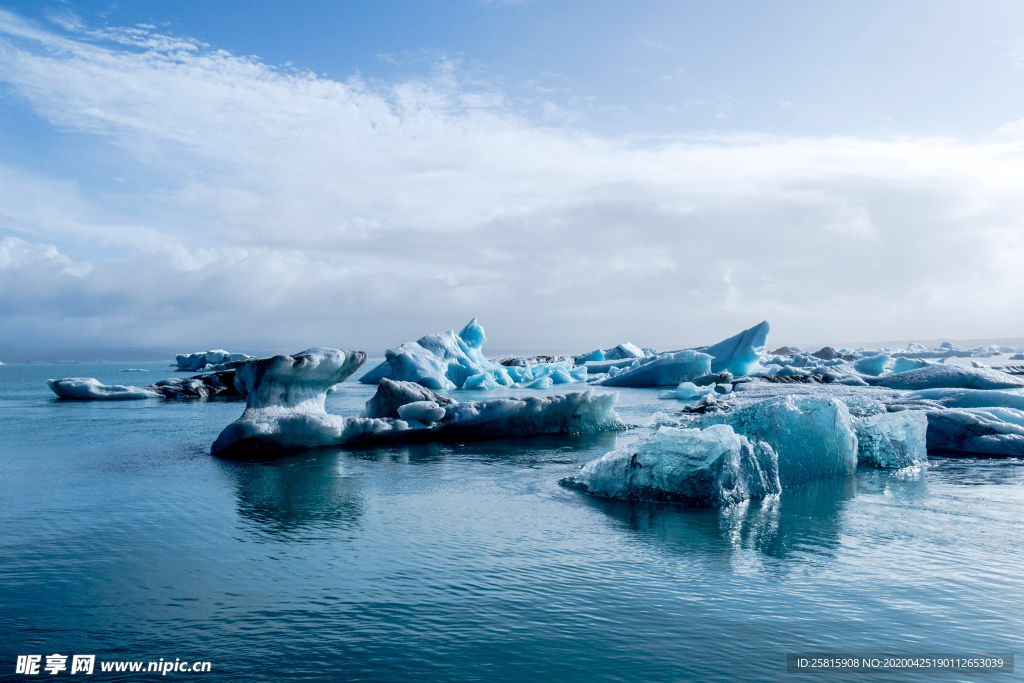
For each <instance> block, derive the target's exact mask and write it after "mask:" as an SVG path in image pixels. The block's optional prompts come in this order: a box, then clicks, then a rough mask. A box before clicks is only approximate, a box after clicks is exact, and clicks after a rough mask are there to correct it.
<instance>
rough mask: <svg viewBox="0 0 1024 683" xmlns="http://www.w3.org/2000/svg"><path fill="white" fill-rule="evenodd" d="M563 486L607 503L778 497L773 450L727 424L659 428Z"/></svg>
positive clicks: (715, 502) (719, 501)
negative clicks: (616, 500) (621, 500)
mask: <svg viewBox="0 0 1024 683" xmlns="http://www.w3.org/2000/svg"><path fill="white" fill-rule="evenodd" d="M562 483H563V484H564V485H567V486H570V487H573V488H577V489H580V490H583V491H586V492H587V493H589V494H590V495H593V496H600V497H603V498H624V499H630V500H669V501H685V502H693V503H697V504H700V505H712V506H723V505H729V504H732V503H738V502H741V501H743V500H747V499H749V498H763V497H765V496H769V495H773V494H777V493H779V491H780V490H781V486H780V484H779V475H778V460H777V458H776V456H775V453H774V451H773V450H772V448H771V446H769V445H768V444H765V443H761V442H751V441H750V440H749V439H747V438H746V437H744V436H740V435H737V434H736V433H735V432H734V431H733V430H732V428H731V427H729V426H728V425H715V426H712V427H708V428H707V429H703V430H701V429H678V428H675V427H660V428H659V429H658V431H657V432H655V433H654V434H653V435H652V436H651V437H650V438H648V439H645V440H643V441H641V442H640V443H638V444H635V445H632V446H629V447H628V448H622V449H619V450H617V451H612V452H611V453H608V454H606V455H604V456H603V457H601V458H598V459H597V460H593V461H591V462H589V463H587V464H586V465H585V466H584V467H583V469H581V470H580V472H579V473H578V474H576V475H575V476H573V477H569V478H566V479H564V480H562Z"/></svg>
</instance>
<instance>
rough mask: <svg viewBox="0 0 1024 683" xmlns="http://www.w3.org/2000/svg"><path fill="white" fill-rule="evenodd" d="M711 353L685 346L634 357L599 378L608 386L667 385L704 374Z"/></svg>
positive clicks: (709, 368) (708, 367)
mask: <svg viewBox="0 0 1024 683" xmlns="http://www.w3.org/2000/svg"><path fill="white" fill-rule="evenodd" d="M710 372H711V356H709V355H708V354H706V353H701V352H699V351H693V350H690V349H686V350H683V351H677V352H676V353H663V354H661V355H660V356H654V357H652V358H643V359H638V360H634V361H633V362H632V364H630V366H629V367H627V368H626V369H624V370H622V371H620V372H617V373H616V374H614V375H612V376H611V377H609V378H608V379H606V380H604V381H603V382H601V384H602V385H604V386H610V387H668V386H677V385H679V384H680V383H681V382H688V381H690V380H692V379H695V378H697V377H700V376H702V375H707V374H708V373H710Z"/></svg>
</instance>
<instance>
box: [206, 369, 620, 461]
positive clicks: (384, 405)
mask: <svg viewBox="0 0 1024 683" xmlns="http://www.w3.org/2000/svg"><path fill="white" fill-rule="evenodd" d="M365 358H366V355H365V354H363V353H362V352H345V351H338V350H336V349H313V350H311V351H307V352H304V353H302V354H297V355H296V356H277V357H276V358H273V359H267V360H266V361H256V362H254V363H250V364H248V365H245V366H243V367H242V368H241V369H240V370H239V372H238V373H236V381H242V382H245V383H246V384H247V388H248V391H249V397H248V402H247V404H246V409H245V412H244V413H242V416H241V417H240V418H239V419H238V420H236V421H235V422H233V423H232V424H230V425H228V426H227V427H225V428H224V430H223V431H222V432H221V434H220V436H219V437H217V441H216V442H215V443H214V444H213V449H212V450H213V452H214V453H232V454H247V455H274V454H277V453H280V452H283V451H289V450H301V449H305V448H315V447H318V446H341V445H347V444H365V443H386V442H393V441H406V440H445V439H459V440H462V439H469V438H487V437H495V436H527V435H533V434H578V433H584V432H599V431H613V430H619V429H625V425H624V424H623V423H622V421H621V420H619V418H618V416H617V415H616V414H615V410H614V405H615V399H616V395H615V394H614V393H602V394H597V393H594V392H592V391H583V392H576V393H569V394H564V395H560V396H543V397H527V398H500V399H494V400H490V401H466V402H463V403H456V402H448V403H443V402H442V401H436V400H430V399H429V398H428V399H427V400H426V401H424V400H423V399H424V397H423V395H422V394H421V393H420V392H419V389H421V388H422V387H417V385H414V384H412V383H408V382H390V381H389V382H384V381H383V380H382V381H381V383H380V384H381V386H378V389H377V390H378V393H383V395H381V396H379V397H374V399H371V400H370V401H369V402H368V403H367V407H366V410H365V411H364V414H374V413H379V412H381V411H387V412H390V410H391V409H392V408H393V409H394V410H395V412H396V413H397V414H398V415H399V418H401V417H402V406H405V405H409V404H412V403H423V402H429V403H434V404H436V405H437V406H438V408H437V409H442V406H443V410H444V416H443V417H441V418H440V419H439V420H438V421H436V422H430V424H426V423H423V422H421V421H420V420H418V419H415V418H410V419H409V420H404V419H397V420H396V419H392V418H387V417H379V418H378V417H357V418H346V417H341V416H340V415H331V414H329V413H327V412H326V411H325V410H324V401H325V398H326V395H327V389H328V387H330V386H333V385H334V384H337V383H338V382H340V381H343V380H344V379H345V378H346V377H348V376H349V375H351V374H352V372H354V371H355V369H356V368H358V367H359V365H360V364H361V363H362V362H363V361H364V360H365ZM253 365H255V366H258V367H257V368H256V369H255V370H249V368H250V366H253ZM237 377H241V380H239V379H237ZM385 379H386V378H385ZM414 387H416V388H414ZM428 396H429V395H428ZM406 399H415V400H406ZM442 399H443V397H442ZM446 400H447V401H451V400H450V399H446ZM410 410H412V411H413V414H415V415H417V416H418V417H423V418H431V417H433V416H435V415H436V413H430V412H424V411H422V410H417V409H415V408H413V409H410ZM431 410H433V409H432V408H431Z"/></svg>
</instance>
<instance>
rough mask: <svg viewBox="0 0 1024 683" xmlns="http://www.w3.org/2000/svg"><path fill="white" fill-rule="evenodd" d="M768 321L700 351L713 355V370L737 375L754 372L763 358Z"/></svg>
mask: <svg viewBox="0 0 1024 683" xmlns="http://www.w3.org/2000/svg"><path fill="white" fill-rule="evenodd" d="M769 329H771V328H770V327H769V325H768V321H767V320H765V321H764V322H762V323H760V324H758V325H754V326H753V327H751V328H750V329H749V330H744V331H742V332H740V333H739V334H737V335H735V336H733V337H729V338H728V339H726V340H724V341H720V342H718V343H717V344H715V345H714V346H709V347H707V348H705V349H700V351H702V352H704V353H706V354H708V355H709V356H711V358H712V361H711V372H723V371H728V372H731V373H732V374H733V375H736V376H737V377H742V376H743V375H748V374H750V373H751V372H753V371H754V370H755V369H756V368H757V367H758V363H759V361H760V360H761V353H762V352H763V351H764V345H765V342H766V341H767V339H768V331H769Z"/></svg>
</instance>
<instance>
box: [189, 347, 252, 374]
mask: <svg viewBox="0 0 1024 683" xmlns="http://www.w3.org/2000/svg"><path fill="white" fill-rule="evenodd" d="M250 358H252V356H247V355H245V354H244V353H229V352H227V351H225V350H224V349H215V350H213V351H199V352H198V353H179V354H178V355H177V356H175V357H174V359H175V361H176V362H177V364H178V368H177V369H178V370H179V371H182V372H202V371H204V370H214V369H222V368H218V367H216V366H223V365H226V364H228V363H237V362H239V361H243V360H249V359H250Z"/></svg>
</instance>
